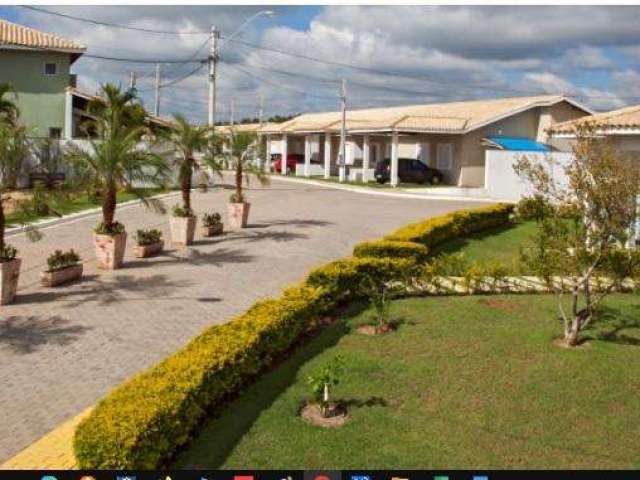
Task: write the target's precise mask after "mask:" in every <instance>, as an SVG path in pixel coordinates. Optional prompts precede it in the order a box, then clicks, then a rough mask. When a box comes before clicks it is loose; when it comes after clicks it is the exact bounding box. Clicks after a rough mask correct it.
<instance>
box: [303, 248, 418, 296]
mask: <svg viewBox="0 0 640 480" xmlns="http://www.w3.org/2000/svg"><path fill="white" fill-rule="evenodd" d="M416 268H417V267H416V263H415V262H414V261H413V260H411V259H406V258H388V257H387V258H373V257H364V258H348V259H343V260H336V261H335V262H331V263H328V264H326V265H323V266H322V267H319V268H316V269H315V270H313V271H312V272H311V273H309V276H308V277H307V284H308V285H309V286H311V287H316V288H322V289H323V290H324V293H325V295H327V296H328V297H329V298H330V299H332V300H333V301H334V302H343V301H347V300H351V299H355V298H362V297H363V296H365V295H364V293H363V291H362V288H361V287H362V285H363V282H364V281H365V279H366V278H368V277H369V276H375V277H377V278H379V279H380V280H381V281H385V282H392V281H394V280H404V279H406V278H407V277H411V276H414V275H415V274H416Z"/></svg>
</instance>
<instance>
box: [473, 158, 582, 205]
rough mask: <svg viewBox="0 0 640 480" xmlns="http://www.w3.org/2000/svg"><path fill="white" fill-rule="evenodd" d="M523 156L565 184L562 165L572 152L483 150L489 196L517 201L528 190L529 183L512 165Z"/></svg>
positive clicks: (526, 193)
mask: <svg viewBox="0 0 640 480" xmlns="http://www.w3.org/2000/svg"><path fill="white" fill-rule="evenodd" d="M523 156H526V157H527V158H529V159H531V160H532V161H534V162H541V163H542V164H543V165H544V166H545V168H547V169H548V171H551V172H552V175H553V178H555V179H556V181H557V182H560V184H561V185H566V180H567V179H566V176H565V174H564V166H566V165H568V163H569V162H571V161H572V158H573V156H572V154H571V153H565V152H553V153H540V152H509V151H503V150H487V151H486V153H485V170H484V175H485V190H486V191H487V195H488V196H489V197H491V198H492V199H496V200H505V201H510V202H517V201H518V200H520V199H521V198H522V197H523V196H525V195H530V194H531V193H532V189H531V186H530V185H528V184H527V183H525V182H524V181H522V180H521V179H520V177H519V176H518V175H516V172H515V171H514V169H513V165H514V164H515V163H516V162H517V161H518V159H519V158H521V157H523Z"/></svg>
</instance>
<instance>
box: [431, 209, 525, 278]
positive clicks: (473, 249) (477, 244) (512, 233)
mask: <svg viewBox="0 0 640 480" xmlns="http://www.w3.org/2000/svg"><path fill="white" fill-rule="evenodd" d="M536 228H537V226H536V223H535V222H534V221H528V222H522V223H516V224H514V225H512V226H508V227H500V228H496V229H492V230H487V231H484V232H480V233H476V234H473V235H468V236H466V237H464V238H458V239H455V240H450V241H448V242H447V243H446V244H444V245H441V246H439V247H436V248H435V249H434V250H433V252H434V253H435V254H438V253H457V252H462V253H464V255H465V257H466V258H467V259H469V260H470V261H478V262H485V261H489V260H501V261H502V262H504V263H505V264H506V265H508V266H513V267H514V268H515V269H518V268H520V266H519V265H518V264H519V263H520V262H519V259H520V249H521V248H526V247H527V246H528V245H529V244H530V239H531V238H532V236H533V234H534V233H535V231H536Z"/></svg>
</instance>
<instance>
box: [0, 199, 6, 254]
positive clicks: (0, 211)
mask: <svg viewBox="0 0 640 480" xmlns="http://www.w3.org/2000/svg"><path fill="white" fill-rule="evenodd" d="M4 227H5V219H4V205H3V203H2V197H0V252H2V251H4Z"/></svg>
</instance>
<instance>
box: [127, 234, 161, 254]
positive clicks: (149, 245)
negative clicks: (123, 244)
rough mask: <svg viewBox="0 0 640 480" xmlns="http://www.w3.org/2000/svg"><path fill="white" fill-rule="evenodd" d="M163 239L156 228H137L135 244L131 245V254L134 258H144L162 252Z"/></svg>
mask: <svg viewBox="0 0 640 480" xmlns="http://www.w3.org/2000/svg"><path fill="white" fill-rule="evenodd" d="M163 248H164V241H163V240H162V232H161V231H160V230H157V229H150V230H138V231H137V232H136V245H135V246H134V247H133V255H134V256H135V257H136V258H146V257H151V256H153V255H157V254H158V253H160V252H162V249H163Z"/></svg>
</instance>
